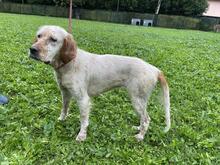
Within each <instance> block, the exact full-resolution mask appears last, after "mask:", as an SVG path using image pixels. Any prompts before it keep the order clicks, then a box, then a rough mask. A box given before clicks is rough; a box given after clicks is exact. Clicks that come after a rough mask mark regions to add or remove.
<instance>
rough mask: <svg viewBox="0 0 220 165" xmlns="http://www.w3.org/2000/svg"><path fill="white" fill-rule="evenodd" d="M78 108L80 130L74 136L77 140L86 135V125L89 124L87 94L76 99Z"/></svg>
mask: <svg viewBox="0 0 220 165" xmlns="http://www.w3.org/2000/svg"><path fill="white" fill-rule="evenodd" d="M78 104H79V109H80V123H81V126H80V131H79V133H78V135H77V137H76V140H77V141H84V140H85V139H86V135H87V127H88V125H89V112H90V106H91V103H90V98H89V96H88V95H85V96H83V97H82V98H80V99H79V100H78Z"/></svg>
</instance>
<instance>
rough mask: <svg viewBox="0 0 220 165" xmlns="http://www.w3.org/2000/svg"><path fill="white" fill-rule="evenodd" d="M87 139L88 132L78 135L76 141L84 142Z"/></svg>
mask: <svg viewBox="0 0 220 165" xmlns="http://www.w3.org/2000/svg"><path fill="white" fill-rule="evenodd" d="M85 140H86V134H85V133H79V134H78V135H77V137H76V141H78V142H82V141H85Z"/></svg>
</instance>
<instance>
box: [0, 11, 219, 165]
mask: <svg viewBox="0 0 220 165" xmlns="http://www.w3.org/2000/svg"><path fill="white" fill-rule="evenodd" d="M45 24H54V25H59V26H63V27H67V19H63V18H53V17H40V16H28V15H13V14H3V13H0V93H3V94H5V95H7V96H9V98H10V103H9V104H8V105H6V106H0V162H2V164H22V165H23V164H103V163H104V164H220V157H219V156H220V137H219V136H220V34H217V33H211V32H201V31H192V30H175V29H163V28H144V27H135V26H130V25H119V24H110V23H100V22H91V21H82V20H77V21H76V20H74V21H73V32H74V38H75V40H76V41H77V43H78V46H79V47H81V48H83V49H85V50H88V51H91V52H95V53H112V54H123V55H129V56H136V57H139V58H142V59H143V60H145V61H148V62H149V63H151V64H153V65H155V66H157V67H159V68H160V69H161V70H163V71H164V73H165V75H166V77H167V79H168V81H169V85H170V94H171V115H172V128H171V130H170V131H169V132H168V133H167V134H164V133H163V131H162V130H163V128H164V126H165V124H164V112H163V109H162V107H161V106H160V104H159V101H158V88H157V90H156V91H155V92H154V93H153V95H152V97H151V99H150V102H149V107H148V110H149V114H150V116H151V119H152V120H151V124H150V128H149V131H148V134H147V135H146V136H145V139H144V141H143V142H140V143H138V142H136V140H135V138H134V135H135V133H136V132H135V131H134V130H132V129H131V127H132V126H133V125H137V124H138V118H137V116H136V115H135V113H134V112H133V110H132V107H131V104H130V101H129V98H128V96H127V93H126V92H125V91H124V90H113V91H110V92H108V93H105V94H102V95H100V96H99V97H96V98H94V99H93V106H92V112H91V116H90V126H89V130H88V138H87V140H86V141H85V142H83V143H77V142H76V141H75V137H76V135H77V133H78V131H79V124H80V123H79V110H78V107H77V106H76V104H75V102H73V103H72V104H71V110H70V111H71V112H70V113H71V115H70V116H69V117H68V119H67V120H66V121H65V122H59V121H58V120H57V118H58V116H59V113H60V108H61V95H60V92H59V90H58V87H57V85H56V82H55V79H54V76H53V69H52V68H51V67H49V66H46V65H44V64H43V63H39V62H36V61H34V60H31V59H29V57H28V55H27V52H28V48H29V47H30V45H31V43H32V40H33V38H34V34H35V32H36V30H37V28H38V27H39V26H41V25H45ZM0 164H1V163H0Z"/></svg>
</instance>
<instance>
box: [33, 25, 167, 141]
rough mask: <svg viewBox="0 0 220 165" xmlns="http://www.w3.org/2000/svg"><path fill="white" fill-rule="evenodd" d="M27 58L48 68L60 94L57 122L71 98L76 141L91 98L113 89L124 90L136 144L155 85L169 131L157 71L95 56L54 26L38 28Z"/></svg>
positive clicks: (163, 85)
mask: <svg viewBox="0 0 220 165" xmlns="http://www.w3.org/2000/svg"><path fill="white" fill-rule="evenodd" d="M29 56H30V57H31V58H33V59H35V60H39V61H42V62H44V63H45V64H49V65H51V66H52V67H53V68H54V70H55V76H56V80H57V83H58V86H59V88H60V90H61V94H62V110H61V113H60V116H59V118H58V119H59V120H61V121H62V120H65V119H66V117H67V115H68V107H69V103H70V100H71V98H72V97H73V98H75V99H76V101H77V104H78V106H79V109H80V123H81V124H80V131H79V133H78V135H77V137H76V140H77V141H84V140H85V139H86V136H87V127H88V125H89V112H90V107H91V99H90V98H91V97H92V96H96V95H98V94H100V93H102V92H105V91H108V90H110V89H112V88H116V87H125V88H126V89H127V91H128V94H129V96H130V98H131V102H132V105H133V107H134V109H135V111H136V112H137V114H138V115H139V117H140V126H138V127H136V128H137V129H138V130H139V132H138V134H136V135H135V137H136V139H137V140H138V141H141V140H143V139H144V135H145V134H146V131H147V130H148V127H149V123H150V117H149V115H148V113H147V111H146V108H147V102H148V99H149V97H150V95H151V92H152V90H153V89H154V87H155V85H156V84H157V82H158V81H159V82H160V86H161V89H162V92H163V95H162V98H163V104H164V109H165V121H166V127H165V130H164V131H165V132H167V131H168V130H169V129H170V125H171V122H170V97H169V87H168V83H167V81H166V79H165V77H164V75H163V73H162V71H160V70H159V69H158V68H156V67H155V66H153V65H150V64H148V63H146V62H144V61H143V60H141V59H139V58H135V57H127V56H119V55H111V54H105V55H97V54H94V53H89V52H87V51H84V50H82V49H79V48H78V47H77V45H76V42H75V41H74V39H73V37H72V35H71V34H69V33H68V32H66V31H65V30H64V29H63V28H61V27H58V26H49V25H48V26H42V27H40V28H39V30H38V31H37V34H36V38H35V41H34V43H33V45H32V46H31V48H30V50H29Z"/></svg>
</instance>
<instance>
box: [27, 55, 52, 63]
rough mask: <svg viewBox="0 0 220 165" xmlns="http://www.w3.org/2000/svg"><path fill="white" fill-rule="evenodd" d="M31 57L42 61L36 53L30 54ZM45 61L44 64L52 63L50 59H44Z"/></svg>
mask: <svg viewBox="0 0 220 165" xmlns="http://www.w3.org/2000/svg"><path fill="white" fill-rule="evenodd" d="M30 58H32V59H34V60H37V61H42V60H41V59H40V58H39V57H38V56H36V55H33V54H30ZM42 62H44V64H47V65H48V64H50V61H42Z"/></svg>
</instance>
